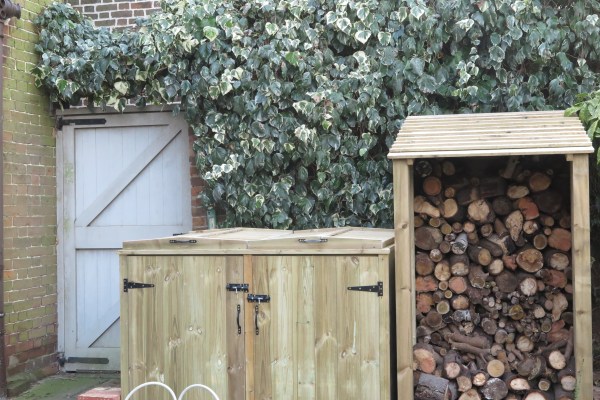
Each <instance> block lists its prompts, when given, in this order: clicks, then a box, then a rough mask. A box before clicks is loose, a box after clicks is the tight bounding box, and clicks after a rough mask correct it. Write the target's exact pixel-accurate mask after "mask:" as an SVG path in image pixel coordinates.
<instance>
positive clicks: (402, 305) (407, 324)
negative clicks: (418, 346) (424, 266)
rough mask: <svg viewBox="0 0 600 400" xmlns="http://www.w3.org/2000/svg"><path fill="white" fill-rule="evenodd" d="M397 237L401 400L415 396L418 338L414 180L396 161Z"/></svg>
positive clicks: (406, 164)
mask: <svg viewBox="0 0 600 400" xmlns="http://www.w3.org/2000/svg"><path fill="white" fill-rule="evenodd" d="M393 169H394V232H395V236H396V244H395V246H396V271H395V276H396V278H395V281H396V337H397V339H396V344H397V349H396V351H397V363H398V376H397V379H398V397H399V398H401V396H409V394H410V393H413V370H412V346H413V343H414V341H415V340H414V336H415V329H414V323H415V307H414V293H413V291H412V290H413V289H412V288H413V286H414V279H415V278H414V270H415V269H414V247H415V246H414V234H413V226H414V216H413V205H412V202H413V197H414V196H413V179H412V168H411V166H410V164H409V160H394V164H393Z"/></svg>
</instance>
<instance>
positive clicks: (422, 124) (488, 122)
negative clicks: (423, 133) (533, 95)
mask: <svg viewBox="0 0 600 400" xmlns="http://www.w3.org/2000/svg"><path fill="white" fill-rule="evenodd" d="M510 121H511V122H512V123H511V124H510V126H538V127H540V128H543V127H547V126H557V125H561V126H581V121H579V119H578V118H555V117H548V118H536V119H522V118H512V119H510ZM451 122H452V126H451V127H452V128H453V127H455V126H460V125H463V126H473V124H472V123H473V120H472V119H463V120H459V119H456V120H452V121H451ZM432 126H433V127H442V128H446V127H448V122H447V121H446V120H441V119H438V120H429V121H423V120H420V119H412V118H407V119H406V120H405V121H404V123H403V124H402V131H404V129H413V128H415V129H420V128H424V129H427V128H428V127H432ZM477 126H484V127H489V126H498V127H506V126H507V120H506V119H491V118H487V119H480V120H478V121H477Z"/></svg>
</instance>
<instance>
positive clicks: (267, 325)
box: [249, 256, 279, 399]
mask: <svg viewBox="0 0 600 400" xmlns="http://www.w3.org/2000/svg"><path fill="white" fill-rule="evenodd" d="M252 262H253V266H252V267H253V277H252V280H253V283H254V285H253V287H254V292H253V293H254V294H269V295H271V302H270V303H266V304H260V305H258V304H257V303H251V306H252V311H251V312H252V319H251V323H250V325H249V328H250V334H252V335H255V336H254V338H255V339H254V362H253V364H254V390H255V397H256V398H257V399H274V398H276V397H274V395H273V375H272V370H271V363H272V362H273V361H274V360H275V358H274V355H273V349H272V347H271V342H272V340H273V330H274V329H277V327H276V326H275V324H273V323H272V321H271V319H272V317H273V314H272V312H271V306H272V305H273V303H272V302H273V301H279V299H277V300H275V299H274V298H273V295H274V293H271V291H270V288H269V283H270V277H269V264H268V262H267V257H262V256H257V257H254V259H253V261H252ZM257 305H258V312H259V314H258V318H257V319H256V320H255V319H254V318H255V313H256V306H257ZM255 322H257V323H258V328H259V334H258V335H256V334H255V332H254V330H255V328H256V324H255Z"/></svg>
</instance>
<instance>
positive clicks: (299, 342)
mask: <svg viewBox="0 0 600 400" xmlns="http://www.w3.org/2000/svg"><path fill="white" fill-rule="evenodd" d="M292 262H293V264H292V271H293V273H294V274H295V276H294V282H298V284H297V285H296V284H294V286H293V289H295V294H294V297H295V299H296V300H295V301H294V311H293V314H294V315H296V316H297V317H296V325H295V326H296V332H295V335H294V338H296V340H295V343H294V359H295V360H296V364H297V371H298V372H297V382H298V385H297V393H295V394H294V398H295V399H296V398H297V399H303V400H304V399H306V400H311V399H315V398H316V391H315V383H316V368H315V362H316V360H315V350H314V349H315V338H316V335H315V334H316V332H315V318H316V316H317V315H318V313H319V312H320V311H321V310H320V308H319V307H318V306H317V305H316V304H315V281H316V278H315V265H314V258H313V257H312V256H309V255H306V256H296V257H293V258H292Z"/></svg>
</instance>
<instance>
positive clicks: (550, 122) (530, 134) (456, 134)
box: [388, 111, 593, 159]
mask: <svg viewBox="0 0 600 400" xmlns="http://www.w3.org/2000/svg"><path fill="white" fill-rule="evenodd" d="M591 152H593V147H592V143H591V141H590V140H589V138H588V137H587V135H586V132H585V129H584V128H583V126H582V125H581V123H580V122H579V120H578V119H577V118H573V117H565V116H564V115H563V114H562V113H561V112H555V111H550V112H522V113H495V114H462V115H437V116H410V117H408V118H407V119H406V121H405V123H404V125H403V126H402V129H401V130H400V132H399V134H398V137H397V139H396V141H395V142H394V144H393V145H392V147H391V148H390V152H389V154H388V158H391V159H405V158H421V157H453V156H454V157H460V156H473V157H475V156H490V155H507V156H508V155H531V154H567V153H569V154H580V153H591Z"/></svg>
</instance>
